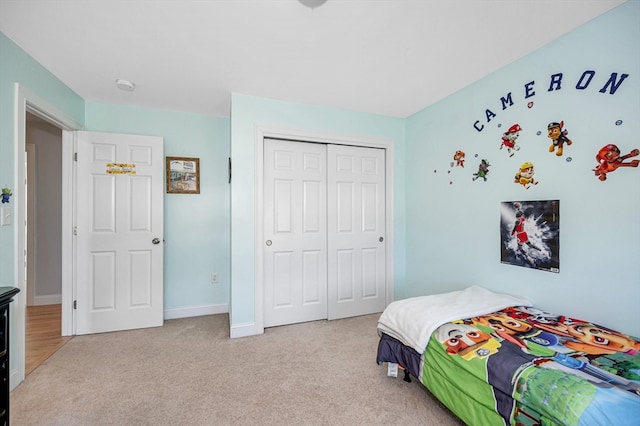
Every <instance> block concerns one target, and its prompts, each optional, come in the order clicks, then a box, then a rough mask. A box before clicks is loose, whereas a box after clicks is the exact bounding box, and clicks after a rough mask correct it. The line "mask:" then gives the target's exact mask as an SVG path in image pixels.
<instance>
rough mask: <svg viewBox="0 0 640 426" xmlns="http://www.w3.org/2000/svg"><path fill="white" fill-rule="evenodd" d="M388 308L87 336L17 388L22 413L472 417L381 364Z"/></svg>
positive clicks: (289, 418)
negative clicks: (234, 333)
mask: <svg viewBox="0 0 640 426" xmlns="http://www.w3.org/2000/svg"><path fill="white" fill-rule="evenodd" d="M378 316H379V315H377V314H376V315H368V316H363V317H358V318H349V319H344V320H337V321H316V322H310V323H304V324H295V325H289V326H283V327H275V328H270V329H267V330H266V332H265V334H264V335H261V336H252V337H245V338H240V339H229V322H228V316H227V315H226V314H224V315H211V316H203V317H196V318H184V319H176V320H169V321H166V322H165V325H164V326H163V327H158V328H152V329H144V330H133V331H124V332H116V333H105V334H96V335H89V336H77V337H74V338H73V339H72V340H71V341H70V342H68V343H67V344H66V345H65V346H64V347H62V349H60V350H59V351H58V352H57V353H55V354H54V355H53V356H52V357H51V358H49V359H48V360H47V361H46V362H45V363H44V364H42V365H41V366H40V367H38V368H37V369H36V370H35V371H34V372H33V373H31V374H30V375H29V376H28V377H27V379H26V380H25V381H24V382H23V383H21V384H20V385H19V386H18V387H17V388H16V389H15V390H14V391H13V392H12V393H11V424H13V425H65V426H67V425H383V424H384V425H461V424H462V423H461V422H460V421H459V420H457V419H456V418H455V416H453V414H451V413H450V412H449V411H448V410H447V409H446V408H444V407H443V406H442V405H440V403H438V402H437V401H436V400H435V399H434V398H433V397H432V396H431V395H430V394H429V393H428V392H427V391H426V390H425V389H424V388H423V387H422V386H421V385H420V384H419V383H418V382H417V380H415V379H414V380H413V382H412V383H406V382H404V381H403V380H402V378H401V377H398V378H391V377H387V374H386V373H387V368H386V365H377V364H376V362H375V358H376V350H377V344H378V336H377V334H376V323H377V319H378Z"/></svg>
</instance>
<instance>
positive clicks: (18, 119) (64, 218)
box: [9, 83, 82, 390]
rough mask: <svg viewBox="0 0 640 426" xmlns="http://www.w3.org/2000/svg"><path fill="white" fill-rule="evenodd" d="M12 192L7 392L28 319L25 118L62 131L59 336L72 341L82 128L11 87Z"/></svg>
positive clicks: (18, 369) (18, 375)
mask: <svg viewBox="0 0 640 426" xmlns="http://www.w3.org/2000/svg"><path fill="white" fill-rule="evenodd" d="M15 92H16V96H15V109H14V111H15V123H16V129H15V138H14V150H15V151H14V152H15V163H14V170H15V178H16V180H15V185H16V188H15V191H14V197H13V202H14V203H15V204H14V221H13V223H14V229H15V236H16V237H15V239H14V250H13V252H14V255H15V269H14V281H15V283H16V286H17V288H18V289H19V290H20V293H18V294H17V295H16V297H15V298H14V303H13V309H12V310H13V321H12V324H13V325H12V332H13V334H12V340H13V344H12V350H13V367H12V368H11V370H10V372H9V380H10V386H9V388H10V389H11V390H13V389H15V387H16V386H18V384H20V383H21V382H22V381H23V380H24V378H25V353H26V351H25V341H26V314H27V292H28V288H27V256H26V253H27V226H26V221H27V211H26V208H27V193H26V190H27V188H26V186H25V182H26V181H27V173H28V169H27V158H26V157H27V144H26V132H27V113H30V114H32V115H34V116H35V117H38V118H40V119H42V120H44V121H45V122H47V123H49V124H51V125H53V126H54V127H56V128H57V129H62V144H61V154H62V155H61V158H60V159H59V160H57V161H58V167H59V168H60V169H61V176H62V178H61V179H62V182H61V185H60V195H59V197H60V198H61V201H60V206H61V207H60V209H61V212H60V215H59V217H60V218H61V222H62V223H61V225H60V226H61V232H60V235H61V237H60V240H61V244H60V245H59V246H58V247H59V252H60V257H61V262H60V265H59V267H60V269H61V271H60V273H61V293H60V295H59V298H60V299H61V300H60V303H61V324H60V327H61V335H62V336H71V335H73V334H74V330H73V310H72V304H73V256H72V251H73V234H72V232H73V231H72V229H73V220H74V215H75V207H74V204H73V149H74V148H73V136H72V133H71V131H74V130H79V129H81V128H82V126H81V125H80V124H79V123H78V122H76V121H75V120H74V119H73V118H72V117H70V116H69V115H67V114H66V113H64V112H63V111H61V110H59V109H58V108H56V107H55V106H53V105H51V104H50V103H49V102H47V101H45V100H44V99H42V98H40V97H39V96H38V95H36V94H35V93H33V92H31V91H30V90H29V89H27V88H26V87H24V86H23V85H21V84H19V83H16V85H15Z"/></svg>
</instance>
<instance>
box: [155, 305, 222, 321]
mask: <svg viewBox="0 0 640 426" xmlns="http://www.w3.org/2000/svg"><path fill="white" fill-rule="evenodd" d="M228 312H229V304H228V303H223V304H220V305H204V306H190V307H188V308H177V309H165V311H164V319H166V320H169V319H176V318H189V317H200V316H203V315H216V314H226V313H228Z"/></svg>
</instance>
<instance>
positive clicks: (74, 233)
mask: <svg viewBox="0 0 640 426" xmlns="http://www.w3.org/2000/svg"><path fill="white" fill-rule="evenodd" d="M73 235H74V236H76V235H78V227H77V226H74V227H73Z"/></svg>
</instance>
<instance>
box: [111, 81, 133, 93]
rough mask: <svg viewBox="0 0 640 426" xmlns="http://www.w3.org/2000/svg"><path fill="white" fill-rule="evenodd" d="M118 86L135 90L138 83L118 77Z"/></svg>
mask: <svg viewBox="0 0 640 426" xmlns="http://www.w3.org/2000/svg"><path fill="white" fill-rule="evenodd" d="M116 86H118V89H120V90H124V91H125V92H133V91H134V90H136V85H135V84H133V83H132V82H130V81H129V80H123V79H118V80H116Z"/></svg>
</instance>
